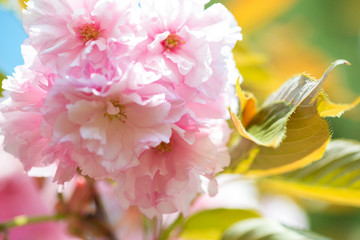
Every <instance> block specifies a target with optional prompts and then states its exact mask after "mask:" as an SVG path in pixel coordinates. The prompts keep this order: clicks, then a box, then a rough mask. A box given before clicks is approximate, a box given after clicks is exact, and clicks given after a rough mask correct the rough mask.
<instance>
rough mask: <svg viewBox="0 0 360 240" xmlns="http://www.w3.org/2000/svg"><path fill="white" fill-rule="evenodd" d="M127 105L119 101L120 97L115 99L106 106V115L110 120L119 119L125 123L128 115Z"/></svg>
mask: <svg viewBox="0 0 360 240" xmlns="http://www.w3.org/2000/svg"><path fill="white" fill-rule="evenodd" d="M125 110H126V107H125V106H124V105H121V104H120V103H119V99H118V98H116V99H113V100H111V101H109V102H108V103H107V105H106V106H105V113H104V116H105V117H108V118H109V119H110V121H112V120H114V119H117V120H119V121H120V122H122V123H125V120H126V119H127V115H126V113H125Z"/></svg>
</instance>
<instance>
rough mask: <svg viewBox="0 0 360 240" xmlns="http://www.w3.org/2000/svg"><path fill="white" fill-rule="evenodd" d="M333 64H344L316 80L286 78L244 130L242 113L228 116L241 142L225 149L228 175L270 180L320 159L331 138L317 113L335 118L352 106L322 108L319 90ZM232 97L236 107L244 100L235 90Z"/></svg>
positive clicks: (325, 124) (322, 96)
mask: <svg viewBox="0 0 360 240" xmlns="http://www.w3.org/2000/svg"><path fill="white" fill-rule="evenodd" d="M339 64H348V62H347V61H345V60H338V61H336V62H334V63H333V64H332V65H331V66H330V67H329V68H328V69H327V70H326V71H325V73H324V75H323V76H322V77H321V79H319V80H316V79H314V78H312V77H310V76H308V75H304V74H302V75H300V76H296V77H293V78H291V79H290V80H288V81H287V82H285V83H284V84H283V85H282V86H281V87H280V88H279V89H278V90H277V91H276V92H274V93H273V94H271V95H270V97H268V99H267V100H266V101H265V103H264V104H263V106H262V107H260V109H259V111H257V112H256V113H255V114H252V118H251V119H250V120H248V123H247V124H246V125H245V124H244V119H245V116H244V113H242V115H241V116H240V117H237V116H236V115H235V114H234V113H232V112H230V115H231V118H232V120H233V122H234V125H235V127H236V129H237V130H238V132H239V133H240V135H241V136H242V137H243V138H245V140H242V141H240V142H239V144H238V145H237V146H235V147H234V146H233V147H232V148H231V153H232V163H231V165H230V167H231V169H233V170H235V171H241V172H242V173H246V174H250V175H261V176H264V175H274V174H280V173H284V172H289V171H292V170H294V169H297V168H301V167H303V166H305V165H307V164H309V163H311V162H313V161H316V160H318V159H320V158H321V156H322V155H323V153H324V151H325V149H326V146H327V144H328V142H329V141H330V137H331V134H330V131H329V126H328V124H327V122H326V121H325V120H324V119H323V118H322V116H321V115H320V113H319V112H318V110H319V109H320V110H321V111H322V113H324V112H325V110H330V109H332V110H333V112H335V111H336V113H340V111H345V110H348V109H350V108H351V107H353V106H354V104H356V102H354V103H353V104H352V105H346V106H343V107H337V108H336V106H335V105H333V106H329V105H328V106H325V105H324V103H326V101H325V100H324V99H325V98H324V96H325V95H324V93H323V92H322V85H323V83H324V81H325V80H326V78H327V76H328V74H329V73H330V71H331V70H332V69H334V68H335V67H336V66H337V65H339ZM237 92H238V96H239V98H240V101H243V102H245V103H246V104H247V103H248V101H247V99H245V100H242V99H244V97H243V96H242V93H241V89H240V87H239V86H237ZM327 102H329V101H327ZM331 107H332V108H331ZM335 108H336V109H337V110H335ZM242 109H246V107H245V108H242ZM245 114H246V112H245ZM249 141H251V142H252V143H249ZM240 144H244V146H240ZM255 148H256V149H257V151H255V150H254V149H255ZM255 153H256V154H255ZM245 169H246V170H245Z"/></svg>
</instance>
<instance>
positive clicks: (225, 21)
mask: <svg viewBox="0 0 360 240" xmlns="http://www.w3.org/2000/svg"><path fill="white" fill-rule="evenodd" d="M207 2H208V1H193V0H174V1H171V2H169V1H166V0H144V1H140V5H141V9H142V25H143V27H144V29H146V31H147V35H148V39H147V41H146V42H145V44H142V45H139V46H142V48H141V47H138V49H137V50H138V51H140V54H139V56H138V61H141V62H143V63H144V66H145V67H148V68H150V69H153V70H154V71H159V72H161V73H162V75H163V76H166V77H167V78H169V79H170V80H171V81H172V82H174V83H176V84H178V85H181V84H185V85H186V86H188V87H190V88H189V89H188V90H187V92H186V94H185V95H184V96H187V97H192V98H189V99H187V101H201V99H207V98H210V99H212V100H214V99H216V98H217V97H218V96H219V94H220V93H222V92H224V89H225V86H226V83H227V81H229V78H228V77H229V76H230V75H229V74H230V72H232V70H231V69H229V66H230V65H231V64H228V62H229V61H230V62H231V61H232V62H233V58H232V53H231V51H232V49H233V47H234V45H235V43H236V41H238V40H240V39H241V34H240V28H239V27H238V26H237V24H236V21H235V20H234V18H233V16H232V15H231V14H230V12H229V11H228V10H227V9H226V8H225V7H224V6H223V5H221V4H214V5H212V6H211V7H209V8H208V9H206V10H204V6H205V4H206V3H207ZM232 68H234V66H232ZM232 77H234V78H235V79H233V80H232V81H235V80H236V78H237V76H232ZM191 88H193V89H191ZM189 90H192V91H194V93H192V94H189ZM184 96H183V97H184Z"/></svg>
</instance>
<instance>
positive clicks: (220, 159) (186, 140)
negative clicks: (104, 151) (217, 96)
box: [117, 121, 230, 218]
mask: <svg viewBox="0 0 360 240" xmlns="http://www.w3.org/2000/svg"><path fill="white" fill-rule="evenodd" d="M181 122H182V123H183V122H184V121H181ZM229 132H230V131H229V129H228V126H227V124H226V122H223V121H220V122H214V123H213V124H210V126H209V128H206V129H205V128H204V127H201V128H197V127H194V126H191V125H185V126H181V127H179V126H174V129H173V133H172V136H171V138H170V141H169V142H162V143H160V144H159V145H158V146H156V147H153V148H151V149H148V150H145V151H144V152H143V153H142V154H141V156H140V158H139V161H140V164H139V165H138V166H135V167H133V168H130V169H127V170H126V171H123V172H120V173H119V176H118V179H117V180H118V184H117V192H118V196H119V199H120V203H121V204H122V206H123V207H125V208H127V207H128V206H129V205H135V206H137V207H139V208H140V209H141V211H142V212H143V213H145V214H146V215H147V216H148V217H149V218H152V217H154V216H160V215H161V214H164V213H173V212H176V211H179V210H180V211H181V212H182V213H184V214H186V213H187V211H188V208H189V207H190V204H191V202H192V200H193V199H194V198H195V197H196V195H197V194H199V193H204V192H208V193H209V194H210V195H215V194H216V192H217V183H216V180H215V178H214V175H215V174H216V173H218V172H220V171H222V170H223V168H224V167H225V166H227V165H228V164H229V161H230V158H229V155H228V152H227V148H226V146H225V143H226V142H227V140H228V137H229ZM204 184H205V186H206V188H205V189H204V186H203V185H204Z"/></svg>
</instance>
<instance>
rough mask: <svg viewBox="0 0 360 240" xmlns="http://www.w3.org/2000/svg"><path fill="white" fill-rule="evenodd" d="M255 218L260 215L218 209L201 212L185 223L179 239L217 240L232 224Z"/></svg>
mask: <svg viewBox="0 0 360 240" xmlns="http://www.w3.org/2000/svg"><path fill="white" fill-rule="evenodd" d="M257 217H260V215H259V214H258V213H257V212H256V211H253V210H243V209H225V208H219V209H211V210H205V211H201V212H199V213H196V214H194V215H192V216H191V217H190V218H189V219H188V220H187V221H186V222H185V224H184V227H183V229H182V232H181V234H180V237H181V239H188V240H195V239H196V240H199V239H201V240H218V239H220V237H221V236H222V234H223V232H224V231H225V229H227V228H228V227H230V226H231V225H232V224H234V223H236V222H238V221H241V220H244V219H248V218H257Z"/></svg>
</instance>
